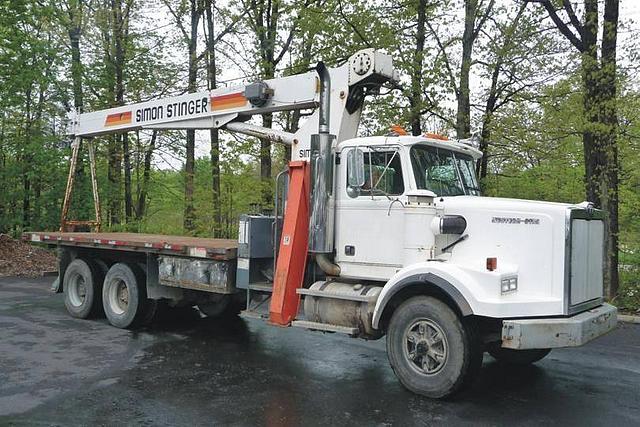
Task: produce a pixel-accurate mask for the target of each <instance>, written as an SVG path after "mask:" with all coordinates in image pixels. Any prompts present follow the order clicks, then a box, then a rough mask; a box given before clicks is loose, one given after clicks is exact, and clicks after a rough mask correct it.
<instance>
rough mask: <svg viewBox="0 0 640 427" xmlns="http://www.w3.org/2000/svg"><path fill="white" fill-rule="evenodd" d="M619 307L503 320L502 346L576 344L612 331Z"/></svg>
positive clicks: (607, 305)
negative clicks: (560, 315)
mask: <svg viewBox="0 0 640 427" xmlns="http://www.w3.org/2000/svg"><path fill="white" fill-rule="evenodd" d="M617 322H618V309H617V308H615V307H614V306H612V305H609V304H602V305H601V306H598V307H595V308H593V309H591V310H588V311H585V312H583V313H580V314H576V315H575V316H571V317H565V318H538V319H512V320H504V321H502V347H504V348H512V349H515V350H525V349H533V348H558V347H577V346H580V345H583V344H585V343H587V342H589V341H591V340H592V339H594V338H597V337H599V336H601V335H604V334H606V333H607V332H609V331H611V330H613V329H614V328H615V327H616V324H617Z"/></svg>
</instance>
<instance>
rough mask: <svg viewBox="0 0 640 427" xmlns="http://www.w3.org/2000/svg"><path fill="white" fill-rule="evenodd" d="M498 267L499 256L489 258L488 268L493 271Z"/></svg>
mask: <svg viewBox="0 0 640 427" xmlns="http://www.w3.org/2000/svg"><path fill="white" fill-rule="evenodd" d="M496 268H498V258H487V270H489V271H493V270H495V269H496Z"/></svg>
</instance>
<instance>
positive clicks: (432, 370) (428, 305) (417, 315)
mask: <svg viewBox="0 0 640 427" xmlns="http://www.w3.org/2000/svg"><path fill="white" fill-rule="evenodd" d="M387 355H388V357H389V362H390V363H391V367H392V368H393V371H394V372H395V374H396V376H397V377H398V379H399V380H400V382H401V383H402V385H404V386H405V387H406V388H408V389H409V390H411V391H412V392H414V393H417V394H421V395H423V396H427V397H432V398H443V397H447V396H451V395H452V394H454V393H456V392H457V391H459V390H460V389H462V388H463V386H464V385H466V384H468V383H469V382H470V381H471V380H472V379H473V378H474V377H475V374H476V373H477V372H478V370H479V368H480V365H481V364H482V352H481V351H480V346H479V345H478V342H477V339H476V334H475V329H474V328H473V326H472V325H466V324H465V322H463V319H461V318H459V317H458V315H457V314H456V313H455V312H454V311H453V310H452V309H451V308H449V306H447V305H446V304H445V303H443V302H442V301H440V300H438V299H436V298H433V297H427V296H417V297H413V298H410V299H408V300H407V301H405V302H404V303H403V304H402V305H400V307H398V308H397V309H396V311H395V312H394V313H393V316H392V317H391V322H390V324H389V328H388V333H387Z"/></svg>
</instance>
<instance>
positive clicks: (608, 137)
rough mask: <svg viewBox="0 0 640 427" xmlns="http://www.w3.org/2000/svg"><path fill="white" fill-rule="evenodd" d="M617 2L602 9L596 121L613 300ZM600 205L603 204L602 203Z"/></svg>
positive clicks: (615, 289) (609, 289) (615, 269)
mask: <svg viewBox="0 0 640 427" xmlns="http://www.w3.org/2000/svg"><path fill="white" fill-rule="evenodd" d="M618 13H619V0H606V1H605V6H604V27H603V32H602V55H601V56H602V69H601V74H602V79H601V91H600V94H601V108H600V119H601V123H603V124H604V125H605V126H604V127H603V134H602V141H601V144H602V145H603V148H604V149H603V151H604V152H605V155H606V158H605V161H606V165H607V167H606V169H605V171H604V173H605V181H606V183H607V197H606V203H603V208H604V209H605V210H606V212H607V221H606V227H607V230H606V233H605V236H606V241H605V243H606V249H607V256H606V258H605V260H606V262H605V271H604V277H605V283H606V284H607V290H606V291H607V295H608V296H609V297H610V298H613V297H614V296H616V295H617V293H618V286H619V277H618V250H619V248H618V232H619V227H618V176H619V170H618V145H617V135H618V111H617V87H616V74H617V64H616V47H617V38H618ZM603 202H604V200H603Z"/></svg>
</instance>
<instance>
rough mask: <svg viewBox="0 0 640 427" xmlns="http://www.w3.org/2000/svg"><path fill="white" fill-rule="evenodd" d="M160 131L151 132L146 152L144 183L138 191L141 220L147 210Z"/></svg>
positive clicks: (137, 210) (138, 216)
mask: <svg viewBox="0 0 640 427" xmlns="http://www.w3.org/2000/svg"><path fill="white" fill-rule="evenodd" d="M157 135H158V131H155V130H154V131H153V132H152V133H151V141H149V146H148V147H147V149H146V150H145V153H144V166H143V172H142V185H141V186H140V192H139V193H138V206H137V208H136V219H138V220H141V219H142V218H144V215H145V212H146V210H147V193H148V192H149V177H150V175H151V159H152V158H153V151H154V149H155V147H156V138H157Z"/></svg>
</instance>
